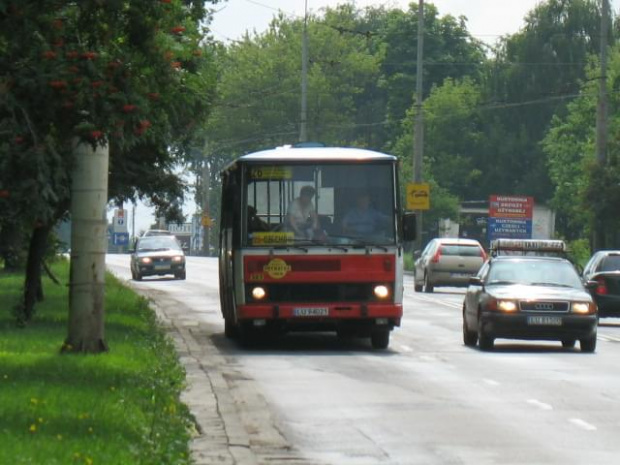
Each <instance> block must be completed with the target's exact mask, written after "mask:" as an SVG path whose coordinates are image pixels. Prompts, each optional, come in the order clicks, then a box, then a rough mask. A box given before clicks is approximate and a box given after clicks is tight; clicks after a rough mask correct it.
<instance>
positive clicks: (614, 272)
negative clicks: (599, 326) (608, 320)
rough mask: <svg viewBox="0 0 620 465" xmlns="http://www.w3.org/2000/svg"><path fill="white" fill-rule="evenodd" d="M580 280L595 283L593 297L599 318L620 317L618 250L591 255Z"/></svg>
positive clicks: (619, 253) (601, 251)
mask: <svg viewBox="0 0 620 465" xmlns="http://www.w3.org/2000/svg"><path fill="white" fill-rule="evenodd" d="M582 280H583V281H584V282H588V281H596V283H597V285H596V287H595V288H594V290H593V296H594V301H595V302H596V305H597V306H598V315H599V317H601V318H605V317H620V250H600V251H598V252H596V253H595V254H594V255H592V257H591V258H590V260H589V261H588V263H587V264H586V266H585V268H584V269H583V273H582Z"/></svg>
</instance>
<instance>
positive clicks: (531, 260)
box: [463, 241, 598, 352]
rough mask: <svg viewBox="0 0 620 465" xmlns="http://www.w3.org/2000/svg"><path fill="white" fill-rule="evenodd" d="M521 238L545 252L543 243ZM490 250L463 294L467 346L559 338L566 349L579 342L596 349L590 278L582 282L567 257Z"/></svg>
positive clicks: (585, 348)
mask: <svg viewBox="0 0 620 465" xmlns="http://www.w3.org/2000/svg"><path fill="white" fill-rule="evenodd" d="M521 242H524V245H525V247H526V248H532V247H534V246H535V248H537V249H539V250H540V251H541V252H545V251H548V250H546V249H545V242H546V241H536V242H535V243H534V242H532V243H527V242H525V241H521ZM551 242H556V241H551ZM552 248H553V247H552ZM515 249H516V247H513V251H514V250H515ZM529 252H531V250H529ZM491 253H492V257H491V258H490V259H489V260H488V261H487V262H486V263H485V264H484V265H483V266H482V268H481V269H480V271H479V272H478V274H477V275H476V276H474V277H472V278H470V280H469V287H468V288H467V291H466V294H465V299H464V302H463V342H464V343H465V345H467V346H470V347H473V346H475V345H476V344H478V345H479V346H480V349H482V350H492V349H493V347H494V342H495V339H497V338H506V339H530V340H552V341H561V343H562V346H563V347H565V348H572V347H574V346H575V343H576V341H579V344H580V348H581V350H582V351H583V352H594V351H595V350H596V333H597V323H598V315H597V308H596V303H595V302H594V300H593V298H592V296H591V294H590V292H589V289H591V288H592V286H593V285H594V284H593V282H588V283H587V287H586V286H584V284H583V282H582V280H581V279H580V276H579V273H578V272H577V270H576V269H575V267H574V266H573V264H572V263H571V262H570V261H568V260H567V259H566V258H562V257H558V256H555V257H552V256H537V255H531V254H527V253H524V254H523V255H497V256H493V249H492V250H491Z"/></svg>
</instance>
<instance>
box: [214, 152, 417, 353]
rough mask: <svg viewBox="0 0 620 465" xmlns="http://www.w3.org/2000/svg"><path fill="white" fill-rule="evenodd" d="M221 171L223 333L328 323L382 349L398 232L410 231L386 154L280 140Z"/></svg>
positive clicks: (391, 322)
mask: <svg viewBox="0 0 620 465" xmlns="http://www.w3.org/2000/svg"><path fill="white" fill-rule="evenodd" d="M221 176H222V203H221V212H220V255H219V270H220V271H219V278H220V301H221V310H222V316H223V317H224V322H225V334H226V336H227V337H235V336H240V337H242V338H244V339H245V338H247V339H253V338H254V337H255V336H256V335H257V334H260V333H262V334H265V335H272V334H277V333H282V332H286V331H308V330H310V331H336V332H337V334H338V335H339V336H352V337H369V338H370V339H371V342H372V346H373V347H374V348H377V349H384V348H387V347H388V345H389V340H390V331H391V330H392V329H393V328H394V327H396V326H400V323H401V318H402V315H403V305H402V299H403V255H404V250H403V241H404V240H408V241H409V240H413V239H414V236H415V216H414V215H413V214H410V213H408V214H402V213H401V205H400V195H399V186H398V161H397V159H396V157H394V156H391V155H386V154H383V153H379V152H374V151H369V150H361V149H353V148H330V147H291V146H285V147H279V148H275V149H271V150H265V151H261V152H256V153H252V154H248V155H244V156H242V157H240V158H238V159H237V160H235V161H234V162H232V163H231V164H229V165H228V166H227V167H226V168H225V169H224V170H223V171H222V173H221ZM301 197H305V199H302V198H301ZM308 197H310V199H309V200H308ZM302 220H303V221H302Z"/></svg>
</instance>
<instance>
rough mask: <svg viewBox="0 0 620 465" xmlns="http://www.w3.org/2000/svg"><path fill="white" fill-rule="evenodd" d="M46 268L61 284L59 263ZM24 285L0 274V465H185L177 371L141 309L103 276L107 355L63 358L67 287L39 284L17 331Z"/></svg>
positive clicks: (184, 416) (64, 269)
mask: <svg viewBox="0 0 620 465" xmlns="http://www.w3.org/2000/svg"><path fill="white" fill-rule="evenodd" d="M53 270H54V273H55V274H56V275H57V276H58V277H59V278H60V280H61V281H62V282H63V283H67V281H68V263H67V262H66V261H62V262H57V263H55V264H54V265H53ZM22 283H23V276H22V275H19V274H9V273H2V272H0V302H1V305H0V463H7V464H8V463H10V464H35V463H36V464H46V465H51V464H63V465H64V464H106V465H108V464H149V465H150V464H187V463H191V460H190V458H189V449H188V441H189V437H190V431H191V430H192V421H191V415H190V414H189V412H188V410H187V407H186V406H185V405H184V404H182V403H181V402H180V400H179V394H180V391H181V390H182V388H183V386H184V382H185V373H184V371H183V369H182V367H181V366H180V365H179V362H178V359H177V356H176V354H175V352H174V348H173V346H172V343H171V342H170V341H169V339H168V338H166V336H165V335H164V333H163V331H162V329H161V328H159V327H158V325H157V322H156V320H155V317H154V314H153V312H152V311H151V309H149V307H148V305H147V301H146V300H145V299H143V298H141V297H139V296H137V295H136V294H135V293H133V292H131V291H130V290H129V289H127V288H125V287H123V286H122V285H121V284H120V282H119V281H118V280H116V279H115V278H114V277H113V276H111V275H108V276H107V281H106V341H107V343H108V346H109V347H110V351H109V352H107V353H104V354H99V355H76V354H65V355H61V354H60V348H61V346H62V343H63V341H64V339H65V337H66V335H67V316H68V288H67V287H66V286H65V285H63V286H57V285H55V284H53V283H52V282H51V281H50V280H48V279H45V280H44V288H45V294H46V299H45V301H44V302H41V303H40V304H38V305H37V309H36V315H35V317H34V320H33V322H32V323H30V324H29V325H28V326H26V327H25V328H20V327H18V326H17V325H16V324H15V322H14V317H13V316H12V307H13V306H14V305H15V304H16V303H17V302H18V301H19V299H20V297H21V295H20V291H21V287H22Z"/></svg>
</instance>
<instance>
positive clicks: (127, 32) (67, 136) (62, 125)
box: [0, 0, 215, 351]
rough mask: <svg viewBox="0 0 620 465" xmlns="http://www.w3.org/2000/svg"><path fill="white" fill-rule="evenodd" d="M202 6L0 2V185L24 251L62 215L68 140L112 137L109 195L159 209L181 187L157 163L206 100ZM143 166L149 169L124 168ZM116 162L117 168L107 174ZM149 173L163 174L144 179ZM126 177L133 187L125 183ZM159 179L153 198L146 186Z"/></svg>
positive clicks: (184, 136)
mask: <svg viewBox="0 0 620 465" xmlns="http://www.w3.org/2000/svg"><path fill="white" fill-rule="evenodd" d="M211 3H215V1H212V2H211ZM207 13H208V12H207V10H206V7H205V4H204V2H194V1H191V0H182V1H181V0H160V1H158V2H155V1H149V0H142V1H133V2H125V1H121V0H113V1H108V2H105V4H104V3H103V2H102V1H101V0H85V1H82V2H71V1H57V0H45V1H21V2H12V1H5V0H0V26H1V27H0V52H1V53H0V65H1V66H0V69H2V70H4V71H3V74H2V75H1V76H0V99H1V101H2V103H3V105H2V106H1V107H0V132H1V133H2V134H3V135H4V136H7V137H5V138H4V137H3V139H4V140H6V141H8V142H5V143H3V144H2V145H0V150H2V160H3V166H7V167H8V170H7V171H3V172H2V175H0V176H1V178H0V181H1V183H2V185H3V186H4V187H5V188H8V189H9V191H10V192H12V193H15V195H14V196H13V197H14V198H15V202H12V204H11V207H10V208H11V216H12V217H14V218H19V219H20V221H21V222H22V223H23V224H26V225H30V227H31V228H33V231H34V232H33V234H32V239H31V250H38V249H40V246H41V245H44V244H45V240H44V238H43V240H40V238H39V237H38V236H41V235H42V236H46V231H49V229H51V226H52V225H53V224H55V222H56V221H57V220H58V219H59V218H62V217H63V216H65V215H66V214H67V209H68V205H69V200H70V185H71V179H70V173H71V169H72V167H73V166H74V164H75V154H74V151H73V147H74V143H73V141H74V139H75V138H78V139H79V140H80V141H82V142H83V143H88V144H92V145H93V147H96V146H104V145H109V147H110V153H111V172H112V174H113V176H112V179H111V185H112V187H113V188H112V189H111V192H112V193H113V194H114V195H115V196H116V198H117V199H125V198H129V197H131V196H132V195H145V194H150V195H151V196H152V197H153V198H154V199H156V200H157V199H159V200H161V205H162V206H165V204H166V201H167V200H169V199H167V198H166V196H170V197H173V196H174V195H175V194H176V193H178V186H179V183H178V181H176V182H175V180H174V179H172V178H171V177H170V176H169V172H168V175H161V174H160V171H159V170H161V169H163V170H169V168H170V166H171V165H172V164H173V160H174V159H178V157H179V156H181V155H183V154H184V153H185V151H186V147H187V145H188V142H189V140H190V139H191V136H192V134H193V130H194V128H195V126H196V125H197V122H199V121H200V120H201V119H202V118H204V117H205V116H206V115H207V113H208V110H209V107H210V101H211V96H212V95H213V85H214V81H213V73H212V68H213V67H212V62H211V59H210V57H209V55H208V54H207V53H206V52H207V49H206V48H205V47H201V46H200V41H201V40H202V39H203V37H204V33H203V31H201V29H200V27H201V26H200V24H201V21H203V20H205V19H208V15H207ZM205 71H206V72H205ZM141 163H149V165H148V166H149V167H152V169H143V170H132V169H131V168H132V167H135V166H136V165H140V164H141ZM119 167H120V168H121V170H123V173H124V176H122V177H121V176H118V177H115V176H114V174H118V173H119V172H120V171H121V170H119V169H118V168H119ZM24 170H25V171H24ZM24 172H25V173H27V176H23V174H21V173H24ZM18 173H20V174H21V176H18ZM153 178H155V179H161V180H167V182H164V183H163V184H162V182H158V183H153V184H149V181H152V180H153ZM116 179H118V183H117V182H116V181H115V180H116ZM132 181H139V182H136V184H135V185H136V186H137V187H136V188H133V189H132V188H127V187H126V185H125V184H126V183H129V182H132ZM162 185H164V186H165V187H166V193H165V194H164V196H162V197H159V196H157V195H156V192H155V191H154V189H153V188H152V187H149V186H153V187H155V188H157V187H162ZM175 189H177V191H176V192H175ZM35 242H36V244H39V246H35V247H33V246H32V245H33V244H34V243H35ZM37 256H42V253H41V251H40V250H38V251H37V252H35V253H34V256H31V258H30V259H29V260H32V263H33V267H32V268H33V269H35V268H39V269H40V266H38V267H37V266H36V265H37V263H39V264H40V260H39V259H38V258H37ZM29 269H30V267H29ZM33 278H34V279H35V280H36V277H33V276H32V275H31V274H30V273H28V275H27V278H26V286H25V288H26V298H25V306H26V308H25V312H24V316H25V317H26V318H30V317H31V316H32V312H31V310H32V309H31V308H28V305H29V300H28V298H27V296H28V292H29V291H28V290H29V289H34V288H36V285H29V282H31V281H32V280H33ZM101 305H103V302H101ZM68 340H71V335H69V338H68ZM71 345H72V346H73V347H82V348H84V349H85V350H87V351H88V350H89V347H91V343H90V342H89V341H83V342H80V343H78V344H73V343H72V344H71ZM100 346H101V344H99V342H98V341H97V342H96V343H95V344H93V345H92V347H100ZM95 350H96V349H95Z"/></svg>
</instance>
